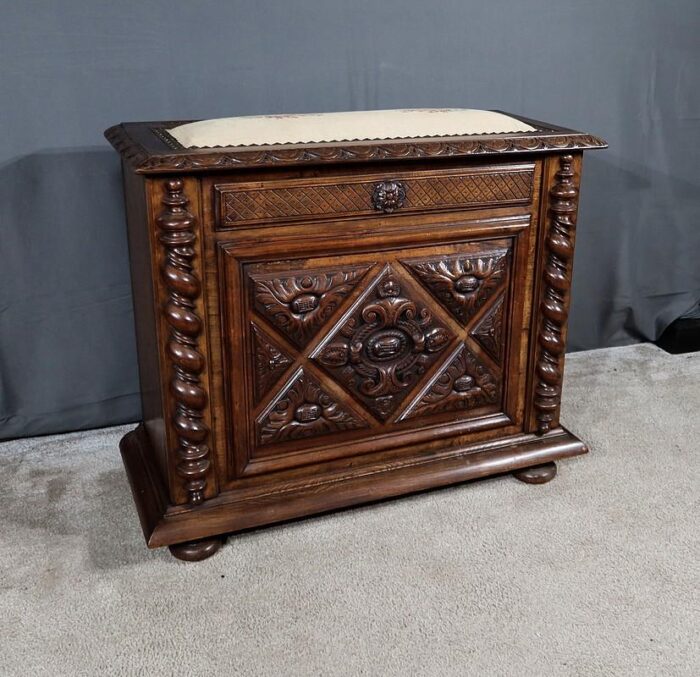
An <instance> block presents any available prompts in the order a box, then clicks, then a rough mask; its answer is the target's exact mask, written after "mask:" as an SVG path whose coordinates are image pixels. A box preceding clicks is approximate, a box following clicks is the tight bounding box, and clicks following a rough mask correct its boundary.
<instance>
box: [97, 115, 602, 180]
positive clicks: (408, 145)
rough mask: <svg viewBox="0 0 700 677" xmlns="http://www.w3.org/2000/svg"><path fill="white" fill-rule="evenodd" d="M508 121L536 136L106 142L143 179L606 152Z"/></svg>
mask: <svg viewBox="0 0 700 677" xmlns="http://www.w3.org/2000/svg"><path fill="white" fill-rule="evenodd" d="M507 115H510V116H511V117H515V118H518V119H520V120H522V121H523V122H527V123H528V124H530V125H531V126H534V127H535V128H536V131H534V132H519V133H512V134H480V135H473V136H461V137H428V138H420V139H412V140H410V141H407V140H406V139H403V140H401V139H397V140H395V141H392V140H381V141H353V142H343V143H316V144H279V145H270V146H248V147H235V148H234V147H220V148H206V149H192V148H184V147H182V146H181V145H180V144H179V143H178V142H177V141H176V140H175V139H174V138H173V137H171V136H170V135H169V134H168V129H171V128H173V127H176V126H178V125H180V124H183V123H184V122H187V121H177V122H127V123H122V124H120V125H115V126H114V127H110V128H109V129H108V130H107V131H106V132H105V137H106V138H107V140H108V141H109V142H110V143H111V144H112V146H114V148H115V149H116V150H117V151H118V152H119V153H120V154H121V156H122V157H123V158H124V160H125V161H126V162H127V163H128V164H130V165H131V166H132V167H133V169H134V171H136V172H137V173H140V174H158V173H166V172H173V171H177V172H199V171H207V170H217V169H245V168H247V167H257V168H260V167H275V166H291V165H306V164H332V163H338V162H371V161H382V160H405V159H420V158H439V157H460V156H475V155H476V156H489V155H495V156H502V155H511V154H524V153H540V152H565V151H566V152H570V151H573V150H586V149H593V148H607V143H606V142H605V141H603V140H602V139H600V138H598V137H596V136H593V135H591V134H584V133H582V132H577V131H574V130H572V129H566V128H564V127H557V126H554V125H550V124H548V123H543V122H539V121H537V120H529V119H527V118H523V117H521V116H517V115H512V114H511V113H507Z"/></svg>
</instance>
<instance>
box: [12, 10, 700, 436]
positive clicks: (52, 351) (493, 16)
mask: <svg viewBox="0 0 700 677" xmlns="http://www.w3.org/2000/svg"><path fill="white" fill-rule="evenodd" d="M0 5H1V6H2V17H1V19H2V20H1V21H0V69H1V71H0V72H1V77H0V121H1V122H2V126H1V129H2V135H1V136H0V172H1V176H0V225H1V226H2V230H1V233H2V236H1V238H0V247H1V257H2V259H1V260H2V266H1V270H2V278H1V279H0V331H1V334H0V378H1V388H0V436H2V437H12V436H19V435H26V434H37V433H46V432H52V431H60V430H71V429H77V428H84V427H94V426H101V425H107V424H110V423H117V422H123V421H132V420H136V419H137V418H138V417H139V397H138V388H137V370H136V358H135V345H134V334H133V327H132V320H133V318H132V310H131V297H130V283H129V272H128V266H127V249H126V240H125V228H124V214H123V208H122V196H121V186H120V175H119V164H118V161H117V156H116V154H115V153H113V152H112V151H111V150H110V149H109V148H108V147H107V145H106V142H105V141H104V140H103V138H102V132H103V130H104V129H105V128H106V127H108V126H109V125H112V124H114V123H116V122H120V121H125V120H154V119H172V118H208V117H222V116H230V115H246V114H256V113H279V112H306V111H333V110H344V109H373V108H397V107H433V106H452V107H472V108H498V109H503V110H509V111H513V112H517V113H521V114H524V115H527V116H530V117H534V118H540V119H544V120H548V121H550V122H554V123H559V124H563V125H566V126H570V127H574V128H577V129H581V130H583V131H587V132H592V133H595V134H598V135H600V136H603V137H604V138H606V139H607V140H608V141H609V143H610V150H608V151H596V152H592V153H590V154H588V156H587V157H586V159H585V162H584V164H585V172H584V181H583V187H582V200H581V205H580V217H579V226H580V228H579V235H578V248H577V254H576V275H575V290H574V300H573V309H572V316H571V329H570V337H571V349H573V350H577V349H582V348H595V347H599V346H613V345H621V344H625V343H630V342H635V341H640V340H648V339H654V338H656V337H657V336H658V335H659V333H660V332H661V331H662V330H663V328H664V327H665V326H666V325H667V324H668V323H669V322H670V321H672V320H673V319H674V318H676V317H677V316H679V315H680V314H682V313H683V312H684V311H686V310H687V309H688V308H690V307H691V306H692V305H693V304H694V303H695V302H697V300H698V298H700V267H699V266H698V253H699V252H700V228H699V227H698V225H699V222H700V200H699V199H698V190H699V186H700V163H699V162H698V159H699V158H698V149H699V148H700V75H699V74H700V47H699V46H700V41H699V39H698V35H700V3H699V2H698V0H671V1H670V2H659V1H658V0H614V1H611V0H556V1H554V0H552V1H545V0H511V1H509V2H506V1H505V0H480V1H479V2H471V1H467V0H411V1H409V0H403V1H401V0H379V1H369V0H352V1H345V2H344V1H338V0H336V1H333V0H303V1H299V0H296V1H291V0H277V1H272V0H267V1H266V0H257V1H245V0H244V1H234V0H219V1H214V0H210V1H209V2H202V1H197V2H191V1H187V2H185V1H181V0H180V1H178V0H168V1H165V0H148V1H147V2H144V1H143V0H122V1H121V2H115V1H114V0H109V1H106V0H90V2H84V0H61V1H60V2H56V1H55V0H22V2H13V1H12V2H11V1H10V0H0Z"/></svg>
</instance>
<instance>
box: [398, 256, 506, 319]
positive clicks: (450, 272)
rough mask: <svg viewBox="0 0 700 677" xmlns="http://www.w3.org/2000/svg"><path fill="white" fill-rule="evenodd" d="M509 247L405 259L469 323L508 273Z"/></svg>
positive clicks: (423, 282) (458, 317)
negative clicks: (454, 254) (477, 252)
mask: <svg viewBox="0 0 700 677" xmlns="http://www.w3.org/2000/svg"><path fill="white" fill-rule="evenodd" d="M508 260H509V257H508V250H507V249H493V250H490V251H483V252H480V253H479V254H475V255H457V256H447V257H438V258H430V259H419V260H408V261H404V262H403V263H404V265H406V266H407V267H408V268H409V270H411V272H413V274H414V275H415V276H416V277H417V278H418V279H419V280H420V281H421V283H422V284H423V285H424V286H425V287H426V289H428V290H429V291H430V292H431V293H432V294H434V295H435V297H436V298H438V299H439V300H440V302H441V303H442V304H443V305H444V306H445V307H446V308H447V309H448V310H449V311H450V312H451V313H452V314H453V315H454V316H455V317H456V318H457V319H458V320H459V321H460V322H462V324H464V325H466V324H467V323H468V322H469V320H470V319H471V318H472V317H473V316H474V315H475V314H476V312H477V311H478V310H479V308H481V307H482V306H483V305H484V304H485V303H486V301H488V299H489V298H490V297H491V295H492V294H493V293H494V292H495V291H496V290H497V289H499V288H500V287H501V285H502V283H503V281H504V280H505V278H506V275H507V267H508Z"/></svg>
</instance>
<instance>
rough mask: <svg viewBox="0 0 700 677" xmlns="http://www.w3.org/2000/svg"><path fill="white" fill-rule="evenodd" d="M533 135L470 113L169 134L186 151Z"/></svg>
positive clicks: (311, 120)
mask: <svg viewBox="0 0 700 677" xmlns="http://www.w3.org/2000/svg"><path fill="white" fill-rule="evenodd" d="M534 131H536V130H535V128H534V127H531V126H530V125H527V124H525V123H524V122H521V121H520V120H517V119H515V118H512V117H510V116H508V115H504V114H503V113H495V112H493V111H488V110H475V109H469V108H413V109H403V110H371V111H355V112H348V113H308V114H299V115H251V116H246V117H236V118H220V119H218V120H201V121H200V122H190V123H188V124H186V125H180V126H179V127H175V128H173V129H171V130H169V132H170V135H171V136H173V137H174V138H175V139H177V140H178V141H179V142H180V143H181V144H182V145H183V146H185V147H186V148H194V147H199V148H203V147H213V146H258V145H260V146H267V145H272V144H283V143H329V142H338V141H364V140H382V139H410V138H419V137H427V136H466V135H468V134H506V133H509V132H534Z"/></svg>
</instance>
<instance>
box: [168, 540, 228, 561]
mask: <svg viewBox="0 0 700 677" xmlns="http://www.w3.org/2000/svg"><path fill="white" fill-rule="evenodd" d="M220 547H221V539H220V538H204V539H202V540H201V541H190V542H189V543H177V544H175V545H170V546H168V548H169V549H170V554H171V555H172V556H173V557H176V558H177V559H181V560H183V561H185V562H201V561H202V560H203V559H206V558H207V557H211V556H212V555H213V554H214V553H216V552H217V551H218V550H219V548H220Z"/></svg>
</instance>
